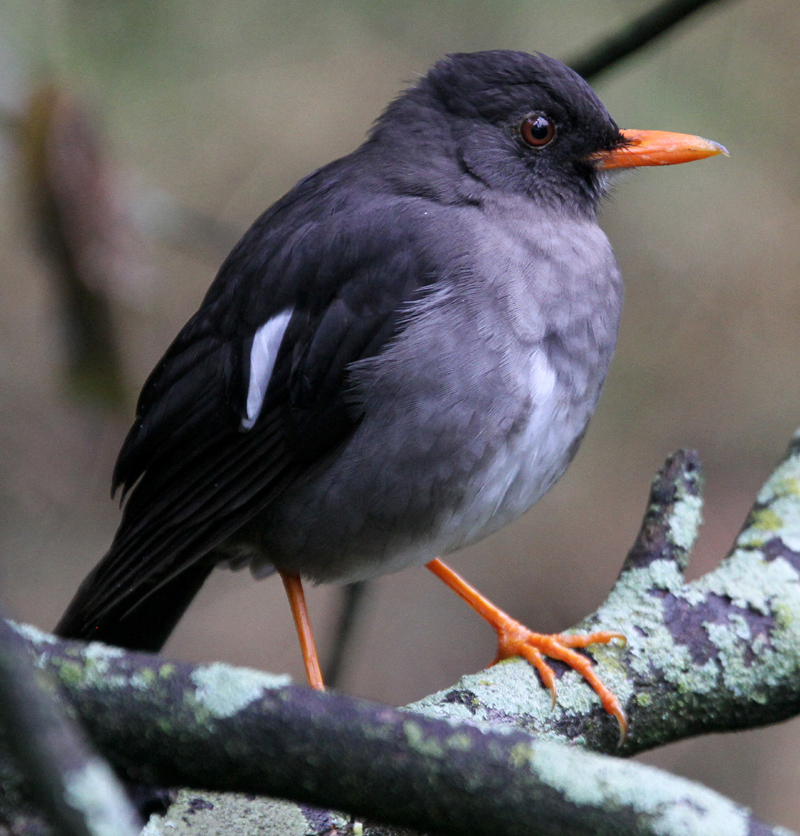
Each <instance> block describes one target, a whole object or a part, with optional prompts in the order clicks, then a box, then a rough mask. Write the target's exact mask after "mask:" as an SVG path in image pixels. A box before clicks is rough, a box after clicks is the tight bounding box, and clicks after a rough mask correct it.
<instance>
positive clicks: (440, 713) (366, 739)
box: [21, 436, 800, 834]
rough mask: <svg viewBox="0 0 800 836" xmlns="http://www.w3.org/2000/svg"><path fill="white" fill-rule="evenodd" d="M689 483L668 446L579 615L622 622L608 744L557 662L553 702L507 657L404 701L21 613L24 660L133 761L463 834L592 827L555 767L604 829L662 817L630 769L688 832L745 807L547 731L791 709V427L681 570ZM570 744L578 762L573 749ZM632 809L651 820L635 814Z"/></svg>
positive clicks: (657, 735) (591, 735) (196, 780)
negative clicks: (694, 560) (56, 683)
mask: <svg viewBox="0 0 800 836" xmlns="http://www.w3.org/2000/svg"><path fill="white" fill-rule="evenodd" d="M700 488H701V478H700V469H699V463H698V460H697V457H696V455H695V454H693V453H687V452H680V453H677V454H676V455H675V456H673V457H672V458H670V459H669V460H668V462H667V464H666V465H665V466H664V468H663V469H662V470H661V472H660V473H659V474H658V476H657V477H656V479H655V480H654V483H653V488H652V491H651V495H650V500H649V503H648V508H647V513H646V516H645V519H644V522H643V524H642V528H641V531H640V533H639V536H638V537H637V540H636V543H635V544H634V547H633V548H632V550H631V552H630V554H629V555H628V558H627V559H626V561H625V564H624V566H623V569H622V572H621V574H620V577H619V579H618V581H617V583H616V585H615V587H614V589H613V590H612V592H611V594H610V595H609V597H608V599H607V600H606V602H605V603H604V604H603V605H602V606H601V607H600V609H599V610H598V611H597V612H596V613H595V614H594V615H593V616H591V617H590V618H589V619H587V620H586V621H585V622H584V623H583V624H582V625H579V627H578V628H576V629H581V630H583V629H598V628H601V629H609V630H621V631H622V632H625V633H626V634H627V635H628V646H627V647H626V648H624V649H622V648H613V647H598V648H594V649H593V655H594V656H595V658H596V660H597V665H598V671H599V673H600V675H601V676H602V677H603V678H604V680H605V681H606V682H607V683H608V684H609V685H611V686H612V687H613V688H614V690H615V691H616V693H617V694H618V695H619V696H620V698H621V699H622V701H623V703H624V704H625V708H626V711H627V713H628V717H629V720H630V732H629V735H628V739H627V740H626V742H625V744H624V746H623V747H622V748H621V749H618V748H617V742H616V740H617V730H616V726H615V724H614V722H613V720H612V719H611V718H610V717H608V716H607V715H606V714H605V713H604V712H603V710H602V708H601V707H600V705H599V702H598V700H597V697H596V696H595V694H594V692H592V691H591V689H590V688H589V687H588V686H587V685H586V683H585V682H583V680H582V679H581V678H580V677H579V676H577V674H575V673H574V672H573V671H566V672H563V674H562V675H561V677H560V680H559V698H558V703H557V706H556V708H555V710H551V707H550V698H549V695H548V693H547V692H546V691H545V690H544V689H543V688H542V686H541V684H540V683H539V682H538V680H537V678H536V675H535V673H534V672H533V670H532V669H531V668H530V667H529V666H528V665H527V664H526V663H524V662H521V661H518V660H510V661H507V662H504V663H502V664H500V665H497V666H495V667H493V668H490V669H489V670H487V671H482V672H481V673H479V674H475V675H471V676H467V677H464V678H463V679H462V680H461V681H460V682H459V683H458V684H457V685H456V686H454V687H453V688H450V689H447V690H445V691H443V692H441V693H439V694H436V695H434V696H432V697H429V698H427V699H425V700H423V701H421V702H420V703H418V704H417V705H416V706H413V707H412V708H413V709H414V710H415V711H417V712H423V713H424V714H425V715H427V716H412V715H410V714H409V713H403V712H398V711H395V710H393V709H389V708H386V707H383V706H375V705H372V704H370V703H366V702H363V701H360V700H353V699H348V698H345V697H342V696H340V695H336V694H331V693H328V694H318V693H313V692H310V691H308V690H307V689H305V688H297V687H294V686H291V685H289V684H288V680H287V678H285V677H276V676H274V675H271V674H265V673H258V672H255V671H246V670H236V669H234V668H230V667H227V666H225V665H221V664H214V665H206V666H199V667H192V666H190V665H185V664H181V663H174V662H166V661H164V660H162V659H159V658H158V657H152V656H147V655H141V654H128V653H125V652H123V651H121V650H116V649H113V648H106V647H103V646H101V645H97V644H92V645H88V646H82V645H80V644H79V643H69V642H63V641H59V640H55V639H53V638H52V637H49V636H47V635H45V634H41V633H37V632H34V631H33V630H32V629H31V628H21V629H22V630H23V634H24V635H25V636H27V638H28V640H29V641H30V642H31V645H32V647H33V648H34V649H35V650H36V652H37V653H38V655H39V659H40V664H42V665H43V666H45V667H48V668H51V669H53V670H55V671H56V672H57V673H58V674H59V676H60V678H61V681H62V683H63V685H64V687H65V689H66V693H67V694H68V696H69V699H70V701H71V702H72V703H73V704H74V705H75V706H76V708H77V710H78V712H79V714H80V716H81V718H82V719H83V721H84V723H85V724H86V727H87V730H88V731H89V733H90V735H91V737H92V739H93V740H94V741H95V742H96V744H97V745H98V746H99V748H100V749H101V751H103V752H104V753H106V754H107V756H108V757H109V759H111V761H112V763H114V764H115V765H116V766H117V767H118V768H120V769H122V770H124V772H125V773H126V774H127V775H128V776H129V777H131V778H133V779H135V780H139V781H145V782H151V783H156V784H160V785H171V786H192V787H204V788H209V789H212V788H213V789H218V790H238V791H242V792H250V793H257V794H266V795H280V796H283V797H286V798H291V799H294V800H295V801H299V802H301V803H313V804H315V805H318V806H323V805H324V806H326V807H332V808H338V809H348V810H350V811H353V812H355V813H357V814H359V815H364V816H368V817H369V816H372V817H375V818H379V819H380V820H382V821H388V822H394V823H397V824H402V825H406V826H421V827H428V828H438V829H439V830H440V831H441V832H447V833H450V832H453V833H454V832H458V831H459V829H461V828H463V827H464V825H465V822H469V827H468V831H469V832H471V833H481V832H486V833H493V834H501V833H506V832H508V833H511V832H518V831H519V828H521V827H524V830H525V832H528V833H531V834H535V833H542V834H545V833H551V832H555V831H552V830H548V828H549V827H550V824H549V823H548V821H549V820H548V817H547V816H546V815H543V814H542V810H543V809H544V810H549V811H550V812H551V813H552V815H554V816H555V815H556V813H555V811H556V810H558V811H559V812H558V814H557V819H558V821H559V822H561V825H559V826H562V825H564V822H565V821H567V820H569V821H570V827H572V831H570V832H575V833H581V832H592V828H596V827H597V821H598V820H597V819H595V818H593V813H591V810H592V809H594V808H592V807H591V802H590V800H589V799H587V797H586V796H585V795H580V793H579V800H576V798H578V796H576V795H575V793H576V792H578V790H576V789H575V787H574V786H572V787H571V788H570V787H569V786H567V784H566V783H565V784H564V785H563V786H561V785H559V784H558V781H559V780H560V779H559V777H558V776H559V775H561V776H563V775H570V774H571V775H573V776H574V775H578V774H580V775H581V776H582V778H581V786H586V785H587V783H586V782H588V785H589V786H597V785H599V784H600V783H602V784H604V785H605V786H607V787H608V796H607V801H608V803H607V804H606V812H605V813H604V815H609V816H612V819H613V822H614V825H613V826H614V829H615V830H616V831H618V832H619V833H649V832H661V833H668V832H671V831H669V830H667V829H665V828H666V827H667V824H665V822H664V821H662V820H661V819H658V820H657V819H656V818H654V816H655V815H656V814H655V813H654V811H653V809H651V808H649V807H648V806H647V805H648V803H649V801H648V799H649V798H650V796H649V794H648V793H641V792H638V791H637V792H635V793H633V794H632V795H631V797H630V799H629V801H630V805H633V806H628V801H624V800H623V799H624V798H627V796H625V793H624V790H623V785H624V784H625V782H626V781H633V782H634V783H633V786H637V787H639V786H641V782H642V781H648V782H653V781H654V782H655V784H656V785H657V786H659V787H663V788H666V787H670V788H671V789H670V790H669V793H671V795H670V797H671V798H672V799H673V802H674V805H676V806H673V807H671V808H670V809H672V810H673V812H675V811H682V812H681V813H680V816H679V819H680V821H681V822H682V824H681V827H682V828H684V829H683V830H680V832H683V833H686V832H692V831H691V830H690V829H686V827H688V825H685V821H686V816H690V814H689V812H686V810H688V809H693V810H695V812H696V813H697V815H698V817H699V818H697V820H696V822H695V824H696V825H697V827H698V828H700V827H701V825H702V823H703V822H704V821H705V822H706V823H707V819H706V818H704V817H705V816H707V815H710V813H709V811H710V810H711V809H712V807H713V808H714V809H716V810H717V811H718V812H719V813H720V815H723V812H722V811H724V815H725V816H728V815H731V816H734V815H735V816H737V817H738V820H739V821H740V823H743V822H745V818H746V814H745V813H744V812H743V811H741V810H740V809H738V808H734V807H733V805H731V803H730V802H727V801H724V800H723V799H720V798H719V797H718V796H713V799H714V800H713V803H712V802H711V801H709V799H710V798H712V796H710V795H706V793H708V791H707V790H703V789H702V788H697V787H695V790H697V792H698V793H699V795H698V796H697V797H695V796H694V795H692V800H691V802H690V803H689V806H688V808H686V809H684V808H685V807H686V805H685V803H684V802H685V799H686V798H687V796H686V792H690V790H688V789H687V787H688V786H689V785H688V784H686V783H685V782H682V781H681V780H680V779H672V778H669V777H668V776H666V775H664V774H663V773H658V776H659V777H658V778H653V775H654V774H655V773H652V772H650V771H648V769H647V768H644V767H641V766H637V765H635V764H621V763H620V762H619V761H617V760H615V759H608V758H599V757H593V756H590V755H589V753H587V752H583V751H581V750H580V749H576V748H574V747H573V748H571V749H568V750H563V751H562V749H560V748H558V746H557V741H558V740H559V739H560V740H562V741H563V740H567V741H571V742H574V743H579V744H581V746H582V747H584V748H585V749H593V750H595V751H597V752H606V753H614V754H623V755H628V754H633V753H635V752H640V751H643V750H644V749H648V748H651V747H653V746H656V745H660V744H663V743H665V742H668V741H671V740H677V739H680V738H684V737H688V736H691V735H695V734H699V733H703V732H710V731H720V730H725V729H734V728H746V727H752V726H757V725H762V724H765V723H772V722H776V721H778V720H782V719H785V718H787V717H789V716H792V715H793V714H795V713H797V712H798V709H800V677H799V676H798V670H799V669H800V535H798V534H797V532H798V531H800V436H796V437H795V439H794V440H793V442H792V444H791V446H790V448H789V452H788V454H787V457H786V458H785V459H784V461H783V462H782V463H781V464H780V465H779V466H778V468H777V470H776V471H775V473H774V474H773V476H772V477H771V478H770V479H769V481H768V482H767V483H766V485H765V486H764V488H763V489H762V490H761V492H760V493H759V496H758V500H757V502H756V504H755V506H754V507H753V510H752V511H751V513H750V515H749V517H748V520H747V522H746V525H745V527H744V529H743V530H742V532H741V534H740V535H739V537H738V538H737V540H736V543H735V544H734V548H733V550H732V551H731V553H730V554H729V556H728V557H727V558H726V559H725V560H724V561H723V562H722V564H721V565H720V566H719V567H718V568H717V569H715V570H714V571H713V572H710V573H709V574H707V575H705V576H704V577H702V578H700V579H699V580H697V581H693V582H692V583H686V582H685V580H684V578H683V569H684V568H685V565H686V562H687V558H688V554H689V551H690V550H691V547H692V544H693V542H694V539H695V536H696V533H697V529H698V526H699V523H700V509H701V497H700ZM531 733H533V734H536V735H538V736H539V738H540V739H539V740H538V741H536V740H534V739H532V738H531V736H530V735H531ZM543 747H544V748H543ZM542 753H545V754H542ZM581 758H585V759H586V760H585V761H583V760H581V762H580V766H578V764H577V763H576V761H575V760H574V759H581ZM640 769H643V770H644V772H641V773H640V772H639V771H638V770H640ZM550 770H553V771H550ZM564 770H566V771H564ZM617 781H619V783H616V782H617ZM676 782H677V783H676ZM520 788H524V791H523V790H521V789H520ZM581 792H582V791H581ZM586 792H587V793H588V789H587V790H586ZM665 792H666V789H665ZM691 792H694V790H692V791H691ZM589 795H591V794H590V793H589ZM659 798H661V801H660V802H659V805H661V806H659V808H658V809H659V810H660V811H661V813H663V815H665V816H666V815H667V814H666V813H664V810H666V809H667V807H666V806H664V805H667V802H666V800H665V797H664V796H659ZM479 799H480V800H479ZM681 799H683V801H681ZM597 804H598V805H600V804H601V803H600V799H599V797H598V798H597ZM609 805H610V807H611V811H609V809H608V807H609ZM597 809H598V815H600V814H599V809H600V806H598V808H597ZM634 809H635V810H636V815H635V816H634V815H631V813H632V811H633V810H634ZM509 811H514V812H509ZM684 813H685V815H684ZM294 814H295V815H300V813H298V812H297V810H296V809H295V811H294ZM573 815H574V817H575V820H574V821H572V819H571V818H570V817H571V816H573ZM659 815H660V814H659ZM670 815H671V814H670ZM676 815H677V813H676ZM565 816H566V817H567V818H566V819H565V818H564V817H565ZM670 820H671V821H672V819H670ZM606 821H608V819H606ZM748 821H749V820H748ZM586 822H591V825H590V826H589V825H586V824H585V823H586ZM642 822H645V823H647V822H649V824H648V825H647V826H648V827H650V828H651V829H650V830H647V829H636V828H642V827H644V825H643V824H642ZM523 823H524V825H523ZM751 824H752V823H748V824H747V827H751ZM326 826H327V825H326ZM752 826H753V827H755V825H752ZM582 827H589V829H588V830H581V828H582ZM742 827H744V824H742ZM747 827H745V828H744V829H743V830H740V831H739V832H748V830H747ZM758 827H760V828H764V827H765V826H764V825H760V824H759V825H758ZM482 828H483V829H482ZM504 828H505V829H504ZM515 828H516V830H515ZM537 828H538V829H537ZM626 828H627V829H626ZM659 828H660V829H659ZM170 832H173V831H172V830H171V831H170ZM287 832H288V831H287ZM317 832H325V831H324V829H323V830H319V831H317ZM674 832H679V831H674ZM698 832H699V831H698ZM730 832H734V831H730ZM759 832H765V833H766V832H770V831H769V830H768V829H763V830H761V831H759Z"/></svg>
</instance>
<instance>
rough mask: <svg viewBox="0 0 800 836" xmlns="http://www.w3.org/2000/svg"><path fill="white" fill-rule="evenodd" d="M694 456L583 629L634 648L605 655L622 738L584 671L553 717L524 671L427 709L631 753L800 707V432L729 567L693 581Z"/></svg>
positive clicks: (658, 500)
mask: <svg viewBox="0 0 800 836" xmlns="http://www.w3.org/2000/svg"><path fill="white" fill-rule="evenodd" d="M700 481H701V480H700V470H699V462H698V459H697V456H696V454H694V453H688V452H679V453H677V454H675V455H674V456H673V457H672V458H671V459H670V460H668V462H667V464H666V465H665V466H664V468H663V469H662V470H661V471H660V473H659V474H658V476H657V477H656V479H655V480H654V482H653V488H652V491H651V495H650V501H649V504H648V509H647V513H646V516H645V519H644V522H643V524H642V528H641V531H640V532H639V535H638V537H637V540H636V543H635V544H634V546H633V548H632V550H631V552H630V554H629V555H628V558H627V559H626V561H625V564H624V566H623V568H622V572H621V573H620V576H619V579H618V580H617V583H616V584H615V586H614V588H613V589H612V591H611V593H610V595H609V596H608V598H607V600H606V601H605V603H604V604H603V605H602V606H601V607H600V608H599V609H598V610H597V612H596V613H594V614H593V615H592V616H590V617H589V618H587V619H586V620H585V621H584V622H583V623H582V624H580V625H578V626H577V627H576V628H575V629H576V630H578V631H583V630H597V629H602V630H619V631H621V632H623V633H625V634H626V635H627V637H628V644H627V647H625V648H624V649H620V648H615V647H597V648H595V649H594V650H593V654H592V655H593V656H594V657H595V659H596V660H597V663H598V668H599V670H600V672H601V675H602V677H603V679H604V680H605V681H606V682H607V683H608V684H609V685H610V686H611V687H612V688H613V689H614V691H615V692H616V693H617V695H618V696H619V697H620V699H621V700H622V701H623V704H624V707H625V711H626V712H627V714H628V719H629V723H630V727H629V733H628V737H627V740H626V741H625V743H624V745H623V746H622V747H621V748H620V749H619V750H616V749H615V745H616V729H615V727H614V723H613V722H612V721H611V720H610V719H609V718H608V717H606V716H604V712H603V711H602V709H601V708H600V705H599V703H598V701H597V699H596V698H595V697H594V695H593V694H592V693H591V691H590V690H589V689H588V688H587V687H586V686H585V684H584V683H583V682H581V681H580V678H579V677H578V675H577V674H575V673H574V672H572V671H568V672H566V673H564V675H563V676H562V677H561V679H560V681H559V697H558V704H557V706H556V708H555V710H551V707H550V700H549V697H548V695H547V694H546V693H543V692H542V689H541V688H537V687H536V683H535V677H534V675H533V673H532V671H530V669H529V668H528V666H526V665H525V664H524V663H522V662H520V661H517V660H514V661H511V662H507V663H505V664H503V665H498V666H496V667H495V668H492V669H490V670H489V671H484V672H482V673H479V674H475V675H473V676H468V677H465V678H463V679H462V680H461V681H460V682H459V683H458V685H457V686H455V687H454V688H451V689H448V690H447V691H444V692H442V693H440V694H436V695H433V696H432V697H429V698H427V699H425V700H423V701H422V702H421V703H420V704H419V706H418V707H419V708H421V709H422V710H424V711H426V712H429V713H432V714H434V715H442V714H446V715H447V716H449V717H458V718H464V719H467V718H472V719H473V720H476V721H479V722H480V721H491V722H492V723H493V724H495V725H508V726H511V727H514V728H522V729H525V730H527V731H529V732H532V733H535V734H537V735H554V736H557V737H566V738H568V739H570V740H573V741H575V742H577V743H580V744H581V745H582V746H584V747H587V748H590V749H595V750H598V751H605V752H614V751H617V752H618V754H622V755H629V754H634V753H636V752H640V751H643V750H644V749H648V748H651V747H653V746H658V745H662V744H664V743H667V742H669V741H673V740H678V739H681V738H685V737H689V736H691V735H694V734H700V733H706V732H712V731H725V730H731V729H741V728H750V727H753V726H758V725H764V724H767V723H775V722H778V721H780V720H784V719H786V718H788V717H791V716H794V715H795V714H797V713H798V711H800V677H799V676H798V673H800V436H798V435H796V436H795V438H794V439H793V441H792V444H791V445H790V447H789V451H788V453H787V456H786V458H785V459H784V460H783V461H782V462H781V464H780V465H779V466H778V468H777V469H776V471H775V472H774V473H773V475H772V476H771V477H770V479H769V480H768V481H767V483H766V484H765V485H764V487H763V488H762V490H761V492H760V493H759V495H758V499H757V501H756V504H755V505H754V507H753V509H752V511H751V512H750V515H749V516H748V519H747V521H746V522H745V525H744V528H743V529H742V531H741V533H740V534H739V536H738V537H737V539H736V542H735V543H734V546H733V548H732V550H731V552H730V554H729V555H728V556H727V558H726V559H725V560H724V561H723V562H722V563H721V564H720V565H719V566H718V567H717V568H716V569H715V570H714V571H712V572H709V573H708V574H706V575H704V576H703V577H701V578H700V579H698V580H696V581H693V582H691V583H687V582H686V581H685V580H684V577H683V570H684V568H685V566H686V562H687V559H688V554H689V552H690V550H691V547H692V545H693V543H694V540H695V536H696V533H697V529H698V527H699V524H700V519H701V514H700V511H701V497H700V487H701V485H700Z"/></svg>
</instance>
